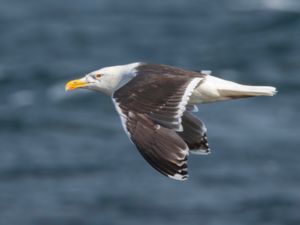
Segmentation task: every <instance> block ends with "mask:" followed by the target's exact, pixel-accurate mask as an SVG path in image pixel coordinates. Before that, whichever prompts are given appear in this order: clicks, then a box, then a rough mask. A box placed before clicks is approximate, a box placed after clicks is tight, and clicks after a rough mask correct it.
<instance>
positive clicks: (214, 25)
mask: <svg viewBox="0 0 300 225" xmlns="http://www.w3.org/2000/svg"><path fill="white" fill-rule="evenodd" d="M136 61H144V62H152V63H163V64H170V65H173V66H179V67H184V68H188V69H194V70H212V71H213V74H214V75H216V76H219V77H221V78H224V79H229V80H233V81H236V82H240V83H245V84H253V85H271V86H276V87H277V88H278V90H279V92H278V94H277V95H276V96H275V97H259V98H251V99H242V100H235V101H228V102H222V103H217V104H206V105H201V106H199V112H197V116H198V117H199V118H201V119H202V120H203V121H204V122H205V123H206V125H207V127H208V138H209V142H210V146H211V148H212V154H210V155H209V156H197V155H190V157H189V174H190V177H189V180H188V181H186V182H178V181H174V180H171V179H168V178H166V177H164V176H162V175H160V174H159V173H158V172H156V171H155V170H154V169H152V168H151V167H150V166H149V165H148V163H146V162H145V160H144V159H143V158H142V157H141V155H140V154H139V153H138V151H137V150H136V149H135V147H134V146H133V145H132V144H131V142H130V141H129V140H128V138H127V136H126V134H125V133H124V131H123V129H122V127H121V124H120V121H119V120H120V119H119V117H118V115H117V113H116V112H115V109H114V107H113V105H112V103H111V100H110V99H109V98H107V97H105V96H102V95H100V94H98V93H95V92H90V91H85V90H79V91H75V92H68V93H66V92H65V90H64V85H65V83H66V82H67V81H69V80H71V79H74V78H79V77H81V76H83V75H84V74H86V73H88V72H90V71H92V70H96V69H99V68H101V67H104V66H110V65H117V64H126V63H130V62H136ZM0 103H1V104H0V224H1V225H41V224H42V225H98V224H100V225H102V224H103V225H115V224H121V225H140V224H143V225H153V224H159V225H166V224H172V225H182V224H185V225H198V224H203V225H299V224H300V147H299V146H300V1H298V0H252V1H246V0H224V1H211V0H199V1H196V0H190V1H182V0H164V1H163V0H152V1H141V0H132V1H130V0H128V1H125V0H123V1H121V0H120V1H116V0H90V1H83V0H78V1H71V0H65V1H51V0H41V1H34V0H26V1H21V0H1V1H0Z"/></svg>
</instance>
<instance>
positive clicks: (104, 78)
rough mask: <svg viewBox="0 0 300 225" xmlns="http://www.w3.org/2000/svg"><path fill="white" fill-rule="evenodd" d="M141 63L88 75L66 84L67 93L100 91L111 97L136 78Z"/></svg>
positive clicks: (104, 69)
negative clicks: (131, 79) (125, 83)
mask: <svg viewBox="0 0 300 225" xmlns="http://www.w3.org/2000/svg"><path fill="white" fill-rule="evenodd" d="M138 65H139V63H132V64H128V65H122V66H111V67H104V68H102V69H99V70H96V71H93V72H91V73H88V74H86V75H85V76H84V77H82V78H80V79H76V80H71V81H69V82H68V83H67V84H66V91H71V90H75V89H78V88H85V89H90V90H95V91H100V92H102V93H105V94H107V95H111V94H112V93H113V92H114V91H115V90H116V89H117V87H118V86H119V84H120V83H123V82H125V81H126V80H127V81H128V79H130V78H131V77H133V76H135V71H136V70H135V69H136V67H137V66H138Z"/></svg>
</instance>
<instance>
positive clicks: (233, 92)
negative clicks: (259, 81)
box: [189, 75, 277, 105]
mask: <svg viewBox="0 0 300 225" xmlns="http://www.w3.org/2000/svg"><path fill="white" fill-rule="evenodd" d="M276 92H277V91H276V88H274V87H270V86H249V85H241V84H238V83H234V82H231V81H227V80H223V79H220V78H217V77H214V76H211V75H208V76H206V77H205V78H204V79H203V80H202V81H201V82H200V84H199V85H198V86H197V87H196V88H195V90H194V91H193V94H192V96H191V97H190V101H189V105H192V104H201V103H209V102H215V101H223V100H228V99H232V98H239V97H241V98H242V97H245V96H273V95H275V94H276Z"/></svg>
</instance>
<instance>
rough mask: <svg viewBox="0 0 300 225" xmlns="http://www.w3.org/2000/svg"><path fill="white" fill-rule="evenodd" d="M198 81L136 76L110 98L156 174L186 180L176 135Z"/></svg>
mask: <svg viewBox="0 0 300 225" xmlns="http://www.w3.org/2000/svg"><path fill="white" fill-rule="evenodd" d="M201 79H202V78H199V77H184V76H176V75H171V74H165V75H164V76H161V75H156V74H147V75H137V76H136V77H135V78H133V79H132V80H131V81H129V82H128V83H127V84H125V85H124V86H122V87H121V88H119V89H118V90H117V91H116V92H115V93H114V94H113V100H114V103H115V106H116V109H117V111H118V112H119V114H120V116H121V120H122V124H123V127H124V129H125V131H126V132H127V134H128V136H129V137H130V138H131V140H132V141H133V142H134V144H135V145H136V146H137V148H138V150H139V151H140V153H141V154H142V155H143V157H144V158H145V159H146V160H147V161H148V162H149V163H150V164H151V165H152V166H153V167H154V168H155V169H157V170H158V171H159V172H161V173H162V174H164V175H166V176H169V177H171V178H174V179H179V180H184V179H186V178H187V176H188V174H187V163H186V160H187V155H188V146H187V145H186V144H185V142H184V141H183V140H182V139H181V138H180V136H179V135H178V134H177V133H176V132H175V131H182V125H181V117H182V115H183V113H184V111H185V109H186V105H187V103H188V100H189V97H190V95H191V94H192V91H193V90H194V88H195V87H196V86H197V84H198V83H199V82H200V81H201Z"/></svg>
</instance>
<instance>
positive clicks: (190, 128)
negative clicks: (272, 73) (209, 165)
mask: <svg viewBox="0 0 300 225" xmlns="http://www.w3.org/2000/svg"><path fill="white" fill-rule="evenodd" d="M182 126H183V131H182V132H178V135H179V136H180V137H181V138H182V139H183V140H184V141H185V143H186V144H187V145H188V146H189V149H190V152H191V153H194V154H204V155H206V154H209V153H210V148H209V145H208V141H207V135H206V132H207V129H206V127H205V124H204V123H203V122H202V121H201V120H200V119H198V118H197V117H196V116H194V115H193V114H192V113H191V112H188V111H186V112H185V113H184V114H183V116H182Z"/></svg>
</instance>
